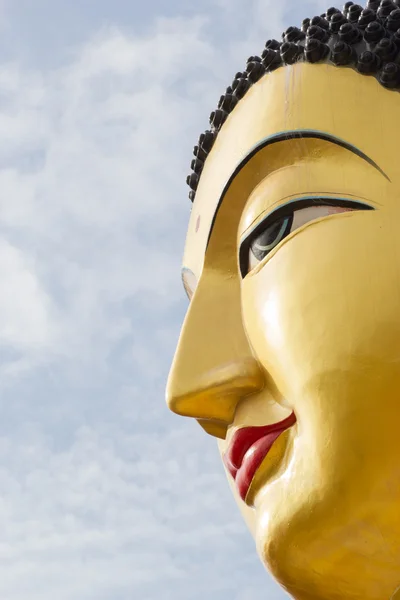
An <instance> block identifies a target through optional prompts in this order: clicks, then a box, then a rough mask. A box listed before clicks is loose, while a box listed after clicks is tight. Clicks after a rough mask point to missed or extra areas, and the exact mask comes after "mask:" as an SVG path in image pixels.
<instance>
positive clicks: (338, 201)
mask: <svg viewBox="0 0 400 600" xmlns="http://www.w3.org/2000/svg"><path fill="white" fill-rule="evenodd" d="M312 206H315V207H317V206H342V207H344V208H354V209H355V210H357V209H358V210H375V207H373V206H371V205H370V204H367V202H365V201H364V200H349V199H348V198H338V197H336V196H335V197H334V196H311V197H310V196H308V197H302V198H297V199H295V200H290V201H289V202H286V203H285V204H282V205H280V206H279V207H277V208H275V209H274V210H272V211H271V212H269V213H268V214H267V215H265V217H264V218H263V219H261V220H260V221H258V222H257V223H256V224H255V225H254V226H253V227H252V228H251V230H250V231H248V232H247V233H246V234H245V236H244V238H243V239H242V240H241V242H240V244H239V269H240V272H241V275H242V278H243V279H244V277H245V276H246V274H247V273H246V272H245V271H246V268H245V267H244V264H245V261H247V258H246V256H247V252H248V250H249V248H250V244H251V241H252V240H253V239H254V238H255V237H257V234H258V232H260V233H261V231H263V230H264V229H266V228H267V227H268V226H269V225H271V224H272V223H274V222H275V221H276V220H278V219H280V218H282V217H285V216H288V215H290V214H292V213H293V212H295V211H298V210H301V209H302V208H309V207H312Z"/></svg>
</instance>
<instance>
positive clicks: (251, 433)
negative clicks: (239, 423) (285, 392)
mask: <svg viewBox="0 0 400 600" xmlns="http://www.w3.org/2000/svg"><path fill="white" fill-rule="evenodd" d="M295 423H296V416H295V414H294V413H292V414H291V415H290V416H289V417H287V419H284V420H283V421H280V422H279V423H273V424H272V425H265V426H263V427H243V428H242V429H238V430H237V431H236V432H235V433H234V435H233V437H232V439H231V441H230V443H229V446H228V449H227V451H226V452H225V454H224V457H223V460H224V463H225V466H226V468H227V469H228V471H229V473H230V474H231V475H232V477H233V479H234V480H235V483H236V487H237V489H238V492H239V495H240V497H241V499H242V500H243V501H244V502H245V500H246V496H247V492H248V491H249V488H250V485H251V482H252V481H253V478H254V476H255V474H256V471H257V469H258V468H259V467H260V465H261V463H262V462H263V460H264V458H265V457H266V456H267V455H268V453H269V451H270V450H271V448H272V446H273V444H274V442H276V440H277V439H278V437H279V436H280V435H281V434H282V433H283V432H284V431H286V430H287V429H289V428H290V427H292V426H293V425H294V424H295Z"/></svg>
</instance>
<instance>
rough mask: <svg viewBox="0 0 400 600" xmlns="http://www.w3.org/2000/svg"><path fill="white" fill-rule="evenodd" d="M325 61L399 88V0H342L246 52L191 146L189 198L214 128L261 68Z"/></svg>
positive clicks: (268, 69)
mask: <svg viewBox="0 0 400 600" xmlns="http://www.w3.org/2000/svg"><path fill="white" fill-rule="evenodd" d="M300 61H303V62H304V61H305V62H309V63H321V62H329V63H331V64H333V65H336V66H338V67H341V66H346V67H352V68H353V69H355V70H356V71H358V72H359V73H361V74H362V75H370V76H373V77H375V78H376V79H377V80H378V81H379V83H380V84H381V85H383V86H384V87H385V88H387V89H390V90H399V89H400V0H369V1H368V4H367V6H366V8H363V7H362V6H360V5H359V4H355V3H354V2H346V4H345V5H344V7H343V10H342V11H341V10H339V9H338V8H333V7H332V8H329V9H328V10H327V11H326V12H325V13H324V14H322V15H320V16H318V17H314V18H313V19H304V21H303V23H302V26H301V28H298V27H289V28H288V29H286V31H284V32H283V34H282V41H281V42H278V41H277V40H268V41H267V43H266V44H265V48H264V50H263V52H262V54H261V56H250V58H249V59H248V60H247V65H246V69H245V70H244V71H243V72H239V73H236V75H235V77H234V80H233V83H232V85H230V86H229V87H227V89H226V92H225V94H224V95H223V96H221V98H220V101H219V103H218V107H217V108H216V110H214V111H213V112H212V113H211V115H210V125H211V129H209V130H207V131H205V132H204V133H202V134H201V135H200V138H199V141H198V143H197V145H196V146H195V147H194V151H193V154H194V159H193V160H192V163H191V169H192V172H191V173H190V175H188V177H187V184H188V185H189V187H190V192H189V198H190V200H191V201H192V202H193V200H194V199H195V195H196V190H197V187H198V184H199V180H200V176H201V173H202V170H203V168H204V163H205V161H206V159H207V156H208V154H209V153H210V151H211V149H212V147H213V144H214V142H215V140H216V137H217V135H218V132H219V130H220V129H221V127H222V126H223V124H224V122H225V121H226V119H227V117H228V115H229V114H230V113H231V112H232V111H233V109H234V108H235V106H236V105H237V103H238V102H239V101H240V100H241V99H242V98H243V97H244V96H245V95H246V93H247V92H248V90H249V89H250V88H251V86H252V85H253V84H254V83H256V82H257V81H259V79H261V77H263V76H264V75H265V74H266V73H270V72H272V71H274V70H275V69H278V68H279V67H282V66H285V65H292V64H294V63H296V62H300Z"/></svg>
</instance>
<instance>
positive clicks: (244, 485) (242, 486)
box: [235, 429, 286, 501]
mask: <svg viewBox="0 0 400 600" xmlns="http://www.w3.org/2000/svg"><path fill="white" fill-rule="evenodd" d="M284 431H286V430H285V429H281V430H280V431H273V432H272V433H268V434H267V435H265V436H264V437H262V438H260V439H259V440H257V441H256V442H255V443H254V444H253V445H252V446H251V447H250V448H249V449H248V450H247V452H246V454H245V455H244V458H243V461H242V464H241V467H240V469H238V471H237V473H236V477H235V481H236V486H237V488H238V490H239V495H240V497H241V499H242V500H243V501H245V499H246V496H247V492H248V491H249V489H250V485H251V482H252V481H253V478H254V475H255V474H256V471H257V469H258V468H259V467H260V465H261V463H262V461H263V460H264V458H265V457H266V456H267V454H268V452H269V451H270V449H271V447H272V444H273V443H274V442H275V441H276V440H277V439H278V437H279V436H280V435H281V434H282V433H284Z"/></svg>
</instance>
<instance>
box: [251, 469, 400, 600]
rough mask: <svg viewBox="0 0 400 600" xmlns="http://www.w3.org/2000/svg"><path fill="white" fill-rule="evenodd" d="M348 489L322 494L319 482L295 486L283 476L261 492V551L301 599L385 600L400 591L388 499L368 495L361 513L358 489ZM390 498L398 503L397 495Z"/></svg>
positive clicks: (396, 525)
mask: <svg viewBox="0 0 400 600" xmlns="http://www.w3.org/2000/svg"><path fill="white" fill-rule="evenodd" d="M297 483H299V482H297ZM313 484H315V482H313ZM290 488H292V491H291V490H290ZM352 488H354V489H352ZM342 489H343V488H342ZM294 490H296V491H294ZM348 490H349V493H346V494H345V493H342V494H338V493H337V490H330V491H327V490H324V495H321V493H322V490H321V488H320V487H318V485H317V486H316V487H314V485H309V486H307V485H304V482H302V484H301V486H300V487H298V485H296V482H294V481H289V480H288V479H287V480H286V481H283V482H282V481H281V482H279V481H276V482H275V485H269V486H268V487H267V488H266V489H265V490H261V492H260V496H259V499H258V502H257V506H256V508H255V512H256V528H255V539H256V544H257V551H258V554H259V556H260V558H261V560H262V562H263V564H264V565H265V567H266V568H267V570H268V571H269V572H270V573H271V574H272V575H273V577H274V578H275V579H276V580H277V581H278V582H279V584H280V585H281V586H282V587H283V588H285V589H286V590H287V592H288V593H289V594H290V595H292V596H293V597H294V598H296V599H298V600H345V599H353V600H360V598H362V599H363V600H389V599H390V598H392V595H393V594H394V592H395V591H396V590H397V589H398V588H399V586H400V570H399V564H400V544H399V542H400V517H399V518H398V517H397V514H396V511H395V510H394V508H393V507H394V506H395V505H394V504H393V496H392V497H391V499H389V500H388V501H385V500H383V497H382V496H381V502H379V500H378V498H377V497H376V496H375V495H374V494H372V495H371V498H370V500H368V501H367V502H365V499H364V504H363V505H362V511H361V510H359V507H360V504H359V503H358V502H357V498H356V496H358V494H357V493H356V490H355V486H352V485H349V486H348ZM392 491H394V490H392ZM382 492H383V490H382V489H380V490H379V491H378V495H380V494H381V493H382ZM395 493H396V495H397V498H398V500H399V501H398V502H397V503H396V504H397V506H398V505H399V502H400V490H396V491H395ZM340 496H341V498H340Z"/></svg>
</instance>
